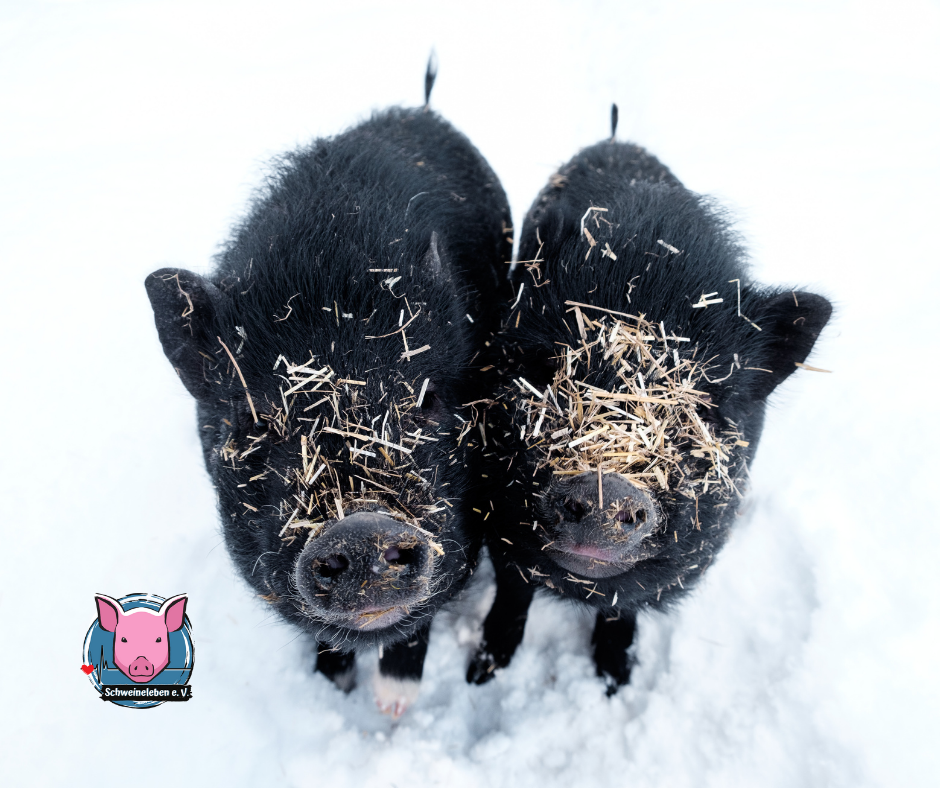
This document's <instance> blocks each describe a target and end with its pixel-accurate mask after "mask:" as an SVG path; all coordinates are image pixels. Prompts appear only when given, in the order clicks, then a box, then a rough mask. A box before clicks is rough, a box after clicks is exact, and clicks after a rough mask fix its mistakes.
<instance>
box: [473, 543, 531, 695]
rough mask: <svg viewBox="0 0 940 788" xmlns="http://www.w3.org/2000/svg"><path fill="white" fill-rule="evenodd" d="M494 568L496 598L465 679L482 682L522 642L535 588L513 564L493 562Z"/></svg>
mask: <svg viewBox="0 0 940 788" xmlns="http://www.w3.org/2000/svg"><path fill="white" fill-rule="evenodd" d="M493 566H494V567H495V569H496V599H495V600H494V601H493V607H492V608H490V612H489V613H488V614H487V616H486V620H485V621H484V622H483V640H482V641H481V642H480V645H479V646H478V647H477V650H476V653H475V654H474V655H473V658H472V659H471V660H470V666H469V668H468V669H467V681H468V682H469V683H471V684H485V683H486V682H487V681H489V680H490V679H491V678H493V676H494V675H495V672H496V669H497V668H505V667H506V666H507V665H508V664H509V662H510V660H512V655H513V654H515V653H516V649H517V648H518V646H519V644H520V643H521V642H522V635H523V633H524V632H525V622H526V618H527V617H528V615H529V605H531V604H532V597H533V596H534V594H535V587H534V586H533V585H532V584H531V583H527V582H526V580H525V578H524V577H523V576H522V573H521V572H520V570H519V568H518V567H517V566H516V565H515V564H512V563H509V562H505V561H500V560H499V559H498V558H497V559H496V560H495V561H493Z"/></svg>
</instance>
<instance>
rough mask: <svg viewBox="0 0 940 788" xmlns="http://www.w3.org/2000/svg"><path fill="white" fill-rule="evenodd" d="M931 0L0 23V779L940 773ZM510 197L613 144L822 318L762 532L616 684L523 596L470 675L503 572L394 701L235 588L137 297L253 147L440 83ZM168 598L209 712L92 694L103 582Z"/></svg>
mask: <svg viewBox="0 0 940 788" xmlns="http://www.w3.org/2000/svg"><path fill="white" fill-rule="evenodd" d="M938 33H940V11H938V7H937V5H936V4H935V3H930V2H914V0H906V1H903V2H902V0H894V1H893V2H890V3H888V2H831V1H829V0H825V1H819V2H801V1H799V0H790V1H789V2H785V3H783V2H781V3H760V4H757V3H750V2H736V1H735V0H716V2H711V3H707V4H698V3H693V2H666V3H656V2H652V1H651V0H650V1H649V2H634V3H630V4H627V3H618V2H581V3H578V4H564V3H560V2H553V1H552V0H543V1H542V2H540V3H538V4H534V3H529V4H523V3H508V2H477V3H474V4H473V5H472V7H471V6H469V5H468V6H459V7H458V6H457V5H451V4H444V3H430V2H428V3H363V4H356V5H353V4H339V3H331V4H325V3H324V4H314V3H288V2H278V1H277V0H271V1H269V2H266V3H245V2H236V1H235V0H229V2H224V3H223V2H215V1H213V2H192V1H190V2H180V1H179V0H162V1H161V2H155V1H152V0H148V1H146V2H78V1H76V2H35V3H31V4H28V5H27V4H15V3H13V2H6V3H3V4H2V5H0V106H2V108H3V109H2V125H0V142H2V145H0V182H2V184H3V188H2V189H0V217H2V218H0V259H2V260H3V278H2V287H0V321H2V323H0V331H2V333H0V337H2V342H0V354H2V369H3V370H4V375H3V386H2V394H0V397H2V401H0V407H2V414H3V416H4V418H3V427H2V436H3V442H4V447H3V448H4V452H3V461H2V473H0V485H2V489H0V501H2V503H0V507H2V509H0V528H2V529H3V545H4V549H3V552H2V554H0V572H2V577H3V578H4V581H5V582H3V584H2V586H0V589H2V590H0V620H2V626H3V632H4V634H5V637H4V644H5V648H4V653H3V657H2V659H3V664H2V670H0V693H2V694H0V697H2V698H3V705H4V713H3V715H2V719H0V742H2V745H0V755H2V757H0V782H2V784H3V785H4V786H20V785H29V786H46V785H70V786H75V785H96V786H112V785H125V784H134V785H142V786H151V785H154V786H155V785H164V784H166V782H167V781H168V780H178V781H180V782H182V783H184V784H213V785H214V784H225V785H228V786H241V785H247V786H255V785H265V786H268V785H271V786H274V785H289V786H320V785H330V786H335V787H336V788H343V787H344V786H357V787H358V786H362V787H363V788H367V787H368V786H388V785H396V786H399V787H400V788H401V787H402V786H406V785H407V786H423V785H435V784H446V785H449V786H465V785H466V786H477V785H493V786H501V785H510V786H513V788H529V786H552V785H566V786H571V785H599V786H606V785H630V786H636V787H637V788H640V787H641V786H712V785H714V786H719V785H720V786H738V785H740V786H754V785H760V786H852V787H853V788H854V787H855V786H875V785H884V786H889V785H892V786H893V785H904V786H910V787H912V788H913V787H914V786H928V785H935V784H936V782H937V779H938V775H940V748H938V747H937V746H936V743H937V741H940V726H938V714H937V708H938V707H940V682H938V678H937V670H936V666H937V661H938V658H940V648H938V643H940V624H938V621H940V616H938V604H937V598H938V596H940V579H938V577H940V574H938V572H937V570H936V565H937V560H936V559H937V556H938V552H940V530H938V529H937V528H936V523H937V517H936V513H935V506H934V503H933V500H932V497H931V496H932V494H931V492H930V491H931V490H935V489H936V488H934V487H933V484H934V483H935V479H936V478H937V463H936V460H935V451H936V446H937V445H938V443H940V441H938V438H940V435H938V424H937V420H936V418H934V412H935V409H936V406H935V402H936V393H935V391H936V386H935V383H936V378H937V376H936V374H935V369H936V367H935V364H934V363H933V358H932V353H931V351H932V350H933V349H934V347H935V344H936V339H935V336H936V334H935V329H934V327H933V326H932V325H931V324H932V323H933V322H934V321H933V320H932V319H929V315H931V314H936V311H937V310H936V306H935V303H936V299H937V292H938V284H940V281H938V280H940V275H938V267H937V264H936V254H937V252H936V243H935V235H936V221H937V219H936V217H937V215H938V207H940V206H938V201H937V197H936V183H937V182H938V176H940V157H938V152H937V151H938V146H937V140H938V139H940V110H938V107H940V102H938V99H940V93H938V83H940V48H938V47H937V46H936V41H937V40H938ZM432 46H434V47H435V48H436V51H437V54H438V57H439V60H440V74H439V78H438V83H437V86H436V88H435V92H434V95H433V105H434V106H435V108H436V109H437V110H439V111H440V112H441V113H442V114H443V115H444V116H445V117H447V118H449V119H450V120H451V121H453V122H454V123H455V125H456V126H457V127H458V128H460V129H462V130H463V131H465V132H466V133H467V134H468V135H469V136H470V138H471V139H472V140H473V141H474V142H475V143H476V144H477V146H478V147H479V148H480V150H481V151H482V152H483V153H484V155H485V156H487V158H488V159H489V161H490V162H491V164H492V165H493V167H494V169H495V170H496V172H497V173H498V174H499V175H500V177H501V178H502V180H503V184H504V186H505V188H506V190H507V192H508V194H509V196H510V201H511V203H512V208H513V215H514V217H515V219H516V221H517V222H520V221H521V218H522V216H523V213H524V211H525V210H526V208H527V207H528V204H529V202H530V201H531V199H532V198H533V197H534V195H535V194H536V192H537V191H538V189H539V188H541V186H542V184H543V183H544V182H545V180H546V178H547V177H548V175H549V174H550V173H551V172H552V170H553V168H554V167H556V166H557V165H558V164H560V163H561V162H562V161H564V160H566V159H567V158H569V157H570V156H571V155H572V154H573V153H574V152H575V151H576V150H577V149H578V148H579V147H581V146H584V145H587V144H591V143H593V142H595V141H597V140H598V139H600V138H602V137H604V136H606V134H607V133H608V130H607V122H608V112H609V105H610V102H611V101H616V102H617V103H618V104H619V106H620V118H621V120H620V134H619V136H620V137H621V138H623V139H633V140H636V141H638V142H640V143H642V144H644V145H646V146H647V147H649V148H650V149H651V150H652V151H653V152H654V153H655V154H656V155H658V156H659V157H660V158H662V160H663V161H664V162H666V163H667V164H668V165H669V166H670V167H671V168H672V169H673V171H674V172H675V173H676V174H677V175H678V176H679V177H680V178H682V179H683V180H684V181H685V183H686V184H687V185H688V186H689V187H690V188H692V189H695V190H697V191H701V192H706V193H710V194H713V195H715V196H717V197H718V198H719V199H721V200H722V201H723V202H724V203H725V204H727V205H729V206H730V207H731V208H732V210H733V211H734V212H735V215H736V216H737V217H738V218H739V226H740V227H741V229H742V231H743V232H744V234H745V236H746V237H747V239H748V241H749V244H750V248H751V250H752V253H753V257H754V263H755V271H756V273H757V275H758V276H759V278H760V279H762V280H763V281H766V282H771V283H792V284H794V285H800V286H804V287H808V288H815V289H817V290H818V291H820V292H822V293H824V294H827V295H828V296H830V297H831V298H832V299H833V300H834V302H835V303H836V307H837V310H838V311H837V315H836V318H835V320H834V322H833V324H832V325H831V326H830V328H829V329H828V330H827V332H826V334H825V336H824V338H823V340H822V341H821V342H820V344H819V346H818V348H817V351H816V352H815V354H814V355H813V357H812V358H811V359H810V361H811V363H813V364H815V365H816V366H820V367H824V368H826V369H832V370H834V372H833V373H832V374H828V375H827V374H820V373H811V372H800V373H798V374H797V375H795V376H794V377H793V379H792V380H791V381H790V382H788V383H787V384H786V385H785V387H784V388H783V390H782V391H780V392H779V394H778V395H777V396H775V398H774V407H773V409H772V412H771V414H770V416H769V419H768V426H767V429H766V431H765V433H764V438H763V441H762V445H761V448H760V451H759V453H758V459H757V461H756V463H755V465H754V467H753V473H752V478H753V484H752V493H751V496H750V504H749V507H748V509H749V511H748V514H747V516H746V517H744V518H742V521H741V523H740V527H739V528H738V530H737V533H736V535H735V537H734V538H733V539H732V541H731V543H730V544H729V545H728V547H727V548H726V549H725V551H724V552H723V553H722V555H721V557H720V559H719V560H718V561H717V562H716V564H715V565H714V566H713V567H712V568H711V569H710V571H709V574H708V576H707V579H706V581H705V582H704V583H703V585H702V586H701V587H700V589H699V590H698V591H697V592H696V593H695V594H694V595H692V596H690V597H689V598H688V599H687V601H686V602H685V603H684V604H683V605H682V606H681V608H680V609H679V610H678V611H677V612H676V613H675V614H674V615H672V616H669V617H663V616H644V617H643V618H642V619H641V621H640V630H639V636H638V646H637V656H638V659H639V667H638V668H637V669H636V670H635V672H634V678H633V682H632V684H631V685H630V686H629V687H628V688H626V689H624V690H622V691H621V692H620V693H619V694H618V695H617V696H616V697H614V698H613V699H608V698H606V697H605V696H604V693H603V685H602V683H601V682H600V681H599V680H598V679H597V678H596V677H595V676H594V675H593V666H592V664H591V661H590V657H589V653H588V640H589V634H590V616H588V615H586V614H585V613H584V612H582V611H579V610H577V609H574V608H571V607H568V606H566V605H564V604H562V603H560V602H558V601H557V600H553V599H550V598H540V599H538V600H537V601H536V604H535V606H534V608H533V611H532V615H531V618H530V623H529V626H528V628H527V631H526V637H525V640H524V642H523V644H522V647H521V648H520V651H519V652H518V655H517V657H516V659H515V661H514V662H513V664H512V666H511V667H510V668H509V669H507V670H505V671H504V672H503V673H501V674H500V675H499V676H498V678H497V679H496V680H495V681H493V682H491V683H490V684H488V685H486V686H484V687H470V686H468V685H467V684H466V683H465V682H464V679H463V673H464V670H465V665H466V662H467V659H468V656H469V654H470V652H471V650H472V649H473V647H474V645H475V643H476V640H477V638H478V637H479V626H480V621H481V618H482V616H483V614H484V612H485V610H486V608H487V605H488V602H489V599H490V598H491V594H492V588H491V585H490V572H489V569H488V567H487V566H485V565H484V566H483V567H481V569H480V570H479V571H478V577H477V582H476V583H475V585H474V587H473V588H472V589H471V591H470V592H469V593H468V594H467V596H466V597H465V598H464V599H462V600H460V602H459V603H458V604H456V605H455V606H454V608H453V609H452V610H451V611H449V612H447V613H446V614H443V615H441V616H440V617H439V618H438V619H437V620H436V621H435V624H434V629H433V632H432V640H431V646H430V650H429V654H428V661H427V665H426V669H425V681H424V682H423V684H422V687H421V694H420V696H419V698H418V700H417V702H416V703H415V705H414V706H413V708H412V709H411V710H410V711H409V712H408V713H407V714H406V715H405V716H404V717H403V718H402V719H401V720H400V721H399V722H397V723H394V724H393V723H392V722H391V721H390V720H389V719H388V718H387V717H384V716H382V715H380V714H379V713H378V712H377V711H376V709H375V707H374V704H373V700H372V697H371V690H370V683H371V679H372V674H373V673H374V672H375V661H376V656H375V654H373V655H372V656H371V658H366V659H363V660H362V662H361V663H360V666H359V688H358V689H356V690H354V691H353V692H352V693H351V694H350V695H348V696H346V695H343V694H342V693H340V692H339V691H337V690H336V689H334V688H333V687H332V686H331V685H330V684H329V683H328V682H327V681H326V680H325V679H324V678H323V677H321V676H319V675H315V674H314V673H312V671H311V667H312V664H313V650H312V647H311V644H309V643H307V642H305V641H304V640H303V639H301V638H297V637H296V632H294V631H292V630H290V629H289V628H287V627H285V626H284V625H282V624H280V623H278V622H276V621H274V620H272V619H271V618H270V613H269V612H268V611H267V610H266V609H265V607H264V606H263V604H261V603H260V602H258V601H257V600H255V599H253V598H251V596H250V595H249V594H248V593H247V590H246V587H245V586H244V585H243V583H242V581H241V580H240V579H238V578H237V577H236V576H235V575H234V572H233V570H232V567H231V565H230V563H229V561H228V558H227V555H226V553H225V549H224V547H222V546H221V538H220V535H219V527H218V524H217V521H216V514H215V511H214V502H213V495H212V490H211V487H210V485H209V483H208V480H207V478H206V475H205V472H204V470H203V469H202V463H201V458H200V455H199V449H198V445H197V440H196V430H195V428H194V427H195V423H194V419H193V406H192V403H191V401H190V399H189V397H188V395H187V394H186V392H185V390H184V389H183V387H182V386H181V385H180V384H179V383H178V382H177V381H176V380H175V379H174V376H173V374H172V371H171V370H170V368H169V365H168V364H167V363H166V361H165V359H164V357H163V355H162V353H161V351H160V347H159V343H158V341H157V337H156V332H155V330H154V328H153V321H152V317H151V313H150V310H149V305H148V303H147V300H146V297H145V294H144V289H143V279H144V277H145V276H146V274H147V273H149V272H150V271H152V270H154V269H156V268H159V267H162V266H166V265H180V266H183V267H187V268H191V269H194V270H198V271H206V270H207V269H208V267H209V259H210V256H211V254H212V253H213V252H214V250H215V249H216V245H217V244H218V243H219V241H221V240H222V238H223V237H224V235H225V233H226V230H227V228H228V226H229V225H230V224H231V223H232V222H233V221H234V220H235V219H236V218H237V217H238V216H239V215H240V212H241V210H242V209H243V207H244V205H245V202H246V199H247V197H248V196H249V195H250V193H251V189H252V188H253V187H254V186H255V185H256V184H258V182H259V179H260V175H261V173H262V171H263V166H264V162H265V161H266V160H267V159H268V158H269V157H270V156H271V155H274V154H276V153H278V152H279V151H282V150H284V149H286V148H289V147H291V146H294V145H296V144H299V143H302V142H304V141H306V140H309V139H310V138H311V137H314V136H318V135H324V134H331V133H335V132H337V131H340V130H342V129H343V128H345V127H347V126H349V125H351V124H353V123H355V122H356V121H357V120H358V119H361V118H363V117H364V116H365V115H366V114H367V113H368V112H369V111H370V110H371V109H373V108H379V107H383V106H387V105H390V104H395V103H406V104H411V105H413V104H417V103H419V102H420V100H421V98H422V89H423V74H424V71H423V69H424V64H425V60H426V58H427V55H428V52H429V51H430V49H431V47H432ZM134 591H150V592H154V593H159V594H162V595H164V596H169V595H172V594H176V593H180V592H188V593H189V595H190V608H189V614H190V617H191V620H192V623H193V636H194V641H195V648H196V657H197V659H196V665H195V670H194V673H193V678H192V685H193V692H194V698H193V700H192V701H190V702H188V703H179V704H172V703H171V704H165V705H164V706H162V707H160V708H158V709H152V710H148V711H134V710H127V709H122V708H118V707H116V706H113V705H111V704H105V703H102V702H101V701H99V700H97V699H96V696H95V695H94V693H93V692H92V690H91V688H90V686H89V684H88V680H87V679H86V678H85V676H84V675H83V674H82V673H81V672H80V671H79V665H80V662H81V655H80V652H81V645H82V641H83V638H84V635H85V632H86V630H87V628H88V626H89V625H90V624H91V622H92V619H93V617H94V615H95V611H94V600H93V595H94V593H96V592H103V593H108V594H111V595H114V596H119V595H123V594H126V593H130V592H134Z"/></svg>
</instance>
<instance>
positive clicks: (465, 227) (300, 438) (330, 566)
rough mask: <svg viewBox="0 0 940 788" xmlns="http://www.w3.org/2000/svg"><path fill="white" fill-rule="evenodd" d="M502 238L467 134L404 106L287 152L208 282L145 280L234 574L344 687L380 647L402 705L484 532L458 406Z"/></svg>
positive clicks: (497, 277)
mask: <svg viewBox="0 0 940 788" xmlns="http://www.w3.org/2000/svg"><path fill="white" fill-rule="evenodd" d="M433 78H434V73H433V72H432V70H431V67H430V66H429V69H428V76H427V81H426V92H427V93H429V92H430V87H431V85H432V84H433ZM509 231H510V216H509V208H508V204H507V201H506V197H505V194H504V192H503V190H502V187H501V186H500V184H499V182H498V180H497V178H496V176H495V175H494V174H493V172H492V170H491V169H490V167H489V166H488V164H487V163H486V161H484V159H483V157H482V156H481V155H480V153H479V152H478V151H477V150H476V149H475V148H474V147H473V145H471V143H470V142H469V140H467V138H466V137H465V136H464V135H462V134H460V133H459V132H457V131H456V130H455V129H454V128H453V127H452V126H451V125H450V124H448V123H447V122H446V121H444V120H442V119H441V118H440V117H438V116H437V115H436V114H435V113H433V112H430V111H428V109H427V105H425V107H424V108H423V109H398V108H393V109H390V110H387V111H385V112H381V113H377V114H375V115H374V116H373V117H372V118H371V119H370V120H368V121H366V122H364V123H362V124H361V125H359V126H356V127H354V128H352V129H350V130H349V131H347V132H345V133H343V134H340V135H339V136H336V137H333V138H330V139H321V140H316V141H315V142H313V143H312V144H311V145H310V146H308V147H306V148H302V149H300V150H297V151H295V152H292V153H288V154H286V155H284V156H283V157H281V158H280V159H279V160H278V161H277V162H276V165H275V167H274V171H273V174H272V175H271V176H270V178H269V179H268V182H267V184H266V187H265V188H264V189H263V191H262V192H261V193H260V194H259V195H258V196H257V197H256V198H255V200H254V202H253V205H252V207H251V211H250V213H249V214H248V216H247V218H246V219H244V221H242V222H241V224H239V225H238V226H237V227H236V228H235V230H234V232H233V235H232V238H231V240H230V241H229V242H228V243H227V245H226V246H225V247H224V250H223V251H222V252H221V253H220V254H219V255H218V257H217V260H216V268H215V271H214V272H213V273H212V274H210V275H209V276H207V277H202V276H199V275H197V274H194V273H191V272H189V271H184V270H180V269H162V270H159V271H155V272H154V273H153V274H151V275H150V276H149V277H148V278H147V281H146V287H147V293H148V295H149V297H150V300H151V303H152V305H153V310H154V314H155V320H156V325H157V331H158V333H159V336H160V341H161V343H162V345H163V350H164V352H165V353H166V356H167V358H168V359H169V360H170V362H171V363H172V364H173V366H174V367H175V368H176V371H177V373H178V374H179V376H180V378H181V380H182V382H183V384H184V385H185V386H186V388H187V389H188V390H189V392H190V393H191V394H192V395H193V397H195V399H196V402H197V415H198V420H199V429H200V435H201V438H202V446H203V453H204V457H205V463H206V467H207V468H208V470H209V474H210V476H211V477H212V481H213V483H214V485H215V488H216V491H217V493H218V501H219V512H220V515H221V518H222V523H223V531H224V535H225V541H226V545H227V546H228V550H229V552H230V554H231V556H232V558H233V560H234V561H235V564H236V565H237V566H238V568H239V570H240V571H241V573H242V575H243V576H244V578H245V579H246V580H247V581H248V583H249V584H250V585H251V587H252V588H253V589H254V590H255V592H256V593H257V594H258V595H259V596H261V597H262V598H263V599H264V600H265V601H267V602H268V603H269V604H270V605H271V606H272V607H273V608H274V609H275V610H277V612H278V613H280V614H281V615H282V616H283V617H284V618H286V619H287V620H289V621H291V622H293V623H294V624H296V625H298V626H300V627H301V628H303V629H304V630H306V631H307V632H309V633H311V634H312V635H314V636H315V637H316V638H317V641H318V643H319V646H318V657H317V669H318V670H320V671H321V672H323V673H325V674H326V675H327V676H329V677H331V678H332V679H333V680H334V681H335V682H336V683H337V684H338V685H339V686H340V687H342V688H344V689H349V688H351V687H352V684H353V667H354V665H353V659H354V653H355V650H357V649H359V648H361V647H366V646H370V645H378V646H379V652H380V663H379V680H378V682H377V684H376V688H375V689H376V700H377V702H378V703H379V705H380V707H382V709H383V711H390V712H391V713H392V714H393V715H394V716H398V714H400V713H401V712H402V711H403V710H404V709H405V708H406V706H407V705H408V703H409V702H410V700H411V699H413V697H414V696H415V695H416V694H417V687H418V679H420V676H421V672H422V666H423V662H424V656H425V653H426V650H427V644H428V631H429V628H430V624H431V619H432V617H433V616H434V614H435V612H436V611H437V610H438V609H439V608H440V607H441V605H442V604H443V603H444V602H445V601H447V600H448V599H450V598H451V597H452V596H453V595H454V594H455V593H456V592H457V591H458V590H459V589H460V587H461V586H462V584H463V583H464V581H465V579H466V578H467V576H468V574H469V573H470V572H471V570H472V567H473V566H474V562H475V560H476V556H477V553H478V549H479V544H480V541H481V540H480V537H479V535H475V534H474V532H473V531H471V530H470V529H468V528H467V525H466V520H467V518H466V513H465V510H464V509H465V504H464V492H465V487H466V484H465V479H466V478H469V477H468V465H467V463H468V462H472V459H468V458H467V457H466V456H465V454H466V452H467V448H468V445H471V444H472V440H473V438H474V436H475V433H474V434H471V435H469V436H468V433H469V427H470V425H469V423H468V422H464V421H462V418H461V417H460V415H459V413H458V408H459V406H460V404H461V403H463V402H466V401H469V400H473V399H476V398H478V397H479V396H480V391H478V389H477V386H478V385H479V383H478V381H477V379H476V378H475V377H474V376H472V375H471V374H470V369H471V367H470V364H471V360H472V358H473V357H474V355H475V353H476V352H477V348H478V347H479V346H481V345H482V339H481V338H482V337H485V336H486V335H488V333H489V332H491V331H492V330H494V328H495V327H496V326H497V325H498V315H497V313H496V308H495V307H494V304H495V303H497V302H496V301H495V300H494V298H493V296H492V293H493V292H494V291H497V292H498V291H499V289H500V288H501V287H506V288H507V292H509V291H508V287H509V285H508V284H501V282H503V280H505V270H506V269H505V262H506V261H508V259H509V257H510V256H511V246H512V239H511V238H510V237H509V236H508V233H509ZM484 292H485V293H486V294H487V296H486V297H485V298H484V297H483V296H482V293H484Z"/></svg>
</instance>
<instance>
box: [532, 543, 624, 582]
mask: <svg viewBox="0 0 940 788" xmlns="http://www.w3.org/2000/svg"><path fill="white" fill-rule="evenodd" d="M545 552H546V553H548V554H549V555H550V556H551V559H552V560H553V561H554V562H555V563H556V564H558V565H559V566H560V567H562V568H563V569H567V570H568V571H569V572H574V573H575V574H578V575H581V576H582V577H589V578H591V579H592V580H600V579H601V578H605V577H613V576H614V575H619V574H622V573H623V572H626V571H627V570H628V569H630V568H631V567H632V566H633V563H634V562H633V561H624V560H623V559H622V558H620V557H618V556H617V555H615V554H614V553H612V552H610V551H608V550H603V549H601V548H597V547H591V546H588V545H560V546H557V547H556V546H553V547H552V548H551V549H549V550H546V551H545Z"/></svg>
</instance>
